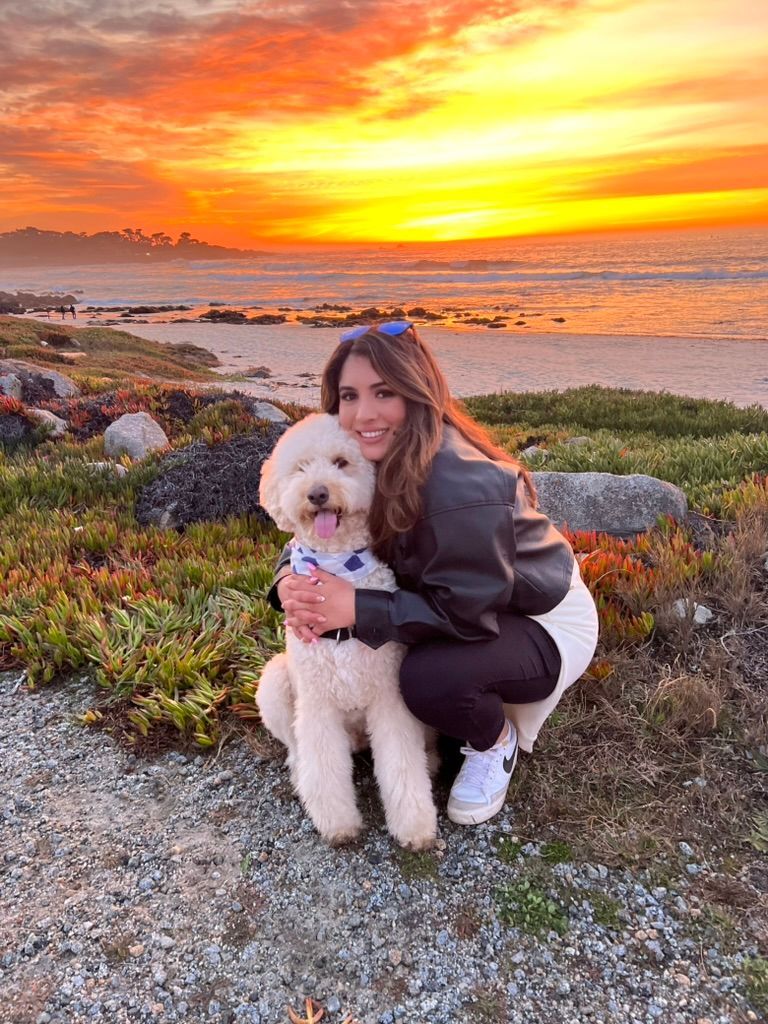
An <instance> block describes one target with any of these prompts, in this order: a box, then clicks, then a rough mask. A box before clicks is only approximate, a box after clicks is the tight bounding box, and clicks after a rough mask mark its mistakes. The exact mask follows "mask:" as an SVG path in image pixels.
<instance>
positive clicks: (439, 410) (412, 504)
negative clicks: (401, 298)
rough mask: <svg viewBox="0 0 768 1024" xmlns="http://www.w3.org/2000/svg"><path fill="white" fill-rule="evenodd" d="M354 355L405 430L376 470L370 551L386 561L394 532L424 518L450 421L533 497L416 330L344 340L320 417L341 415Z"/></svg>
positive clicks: (330, 370)
mask: <svg viewBox="0 0 768 1024" xmlns="http://www.w3.org/2000/svg"><path fill="white" fill-rule="evenodd" d="M351 355H356V356H363V357H364V358H366V359H367V360H368V361H369V362H370V363H371V365H372V366H373V368H374V369H375V370H376V372H377V373H378V374H379V376H380V378H381V380H382V382H383V383H384V384H386V385H387V387H389V388H391V389H392V390H393V391H394V392H396V393H397V394H399V395H402V397H403V398H404V399H405V404H406V417H405V422H404V423H403V425H402V427H400V428H399V429H398V431H397V433H396V434H395V435H394V437H393V439H392V444H391V445H390V447H389V449H388V450H387V452H386V454H385V455H384V457H383V458H382V460H381V462H380V463H379V465H378V470H377V473H376V494H375V496H374V500H373V505H372V507H371V513H370V527H371V538H372V546H373V549H374V551H375V552H376V553H377V554H378V555H379V556H380V557H383V556H385V553H386V550H387V545H388V543H389V542H390V541H391V539H392V538H393V537H394V536H395V535H396V534H398V533H403V532H405V531H406V530H409V529H410V528H411V527H412V526H413V525H414V523H415V522H416V520H417V519H418V518H419V516H420V514H421V495H420V490H421V487H422V485H423V483H424V482H425V480H426V479H427V477H428V475H429V471H430V467H431V465H432V460H433V459H434V457H435V455H436V454H437V452H438V449H439V448H440V444H441V443H442V439H443V424H444V423H449V424H450V425H451V426H453V427H455V428H456V430H458V431H459V433H460V434H461V435H462V436H463V437H464V438H465V439H466V440H467V441H469V442H470V444H472V445H474V447H475V448H477V449H478V450H479V451H481V452H482V453H483V455H487V456H488V458H490V459H494V460H496V461H498V462H508V463H511V464H512V465H514V466H515V467H516V468H517V470H518V472H519V473H520V474H521V476H523V478H524V479H525V484H526V487H527V488H528V491H529V494H530V496H531V500H532V501H534V502H535V500H536V491H535V489H534V486H533V481H532V480H531V476H530V474H529V473H528V471H527V470H526V469H525V468H524V467H523V466H521V465H520V463H519V462H518V461H517V459H514V458H512V456H511V455H509V454H508V453H507V452H505V451H504V450H503V449H501V448H498V447H497V446H496V445H495V444H494V443H493V442H492V441H491V439H490V437H489V436H488V434H487V433H486V431H485V430H484V429H483V428H482V427H481V426H480V424H479V423H477V422H476V421H475V420H473V419H472V417H471V416H469V415H468V413H467V412H465V411H464V409H463V408H462V406H461V405H460V404H459V403H458V402H457V401H456V400H455V399H454V398H452V397H451V394H450V392H449V390H448V384H447V382H446V380H445V376H444V375H443V371H442V370H441V369H440V367H439V366H438V364H437V361H436V360H435V357H434V355H433V354H432V352H431V350H430V349H429V347H428V346H427V345H426V343H425V342H424V341H422V339H421V338H420V337H419V335H418V334H417V332H416V329H415V328H414V327H411V328H409V329H408V330H407V331H405V332H403V333H402V334H399V335H389V334H382V333H380V332H379V331H377V330H376V327H375V325H374V326H371V328H370V330H368V331H366V333H365V334H363V335H362V336H361V337H359V338H357V339H355V340H354V341H349V342H343V343H341V344H340V345H338V346H337V348H336V349H335V351H334V352H333V353H332V354H331V357H330V359H329V360H328V362H327V363H326V366H325V369H324V371H323V381H322V388H321V396H320V404H321V406H322V409H323V411H324V412H329V413H333V414H338V412H339V380H340V379H341V373H342V369H343V367H344V364H345V363H346V361H347V359H349V357H350V356H351Z"/></svg>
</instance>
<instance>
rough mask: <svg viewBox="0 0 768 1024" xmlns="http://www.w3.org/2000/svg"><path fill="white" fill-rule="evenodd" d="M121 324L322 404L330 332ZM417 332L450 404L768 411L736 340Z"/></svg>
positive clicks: (748, 345)
mask: <svg viewBox="0 0 768 1024" xmlns="http://www.w3.org/2000/svg"><path fill="white" fill-rule="evenodd" d="M73 326H74V325H73ZM78 326H79V325H78ZM83 326H85V325H83ZM120 326H121V327H122V328H123V329H125V330H127V331H130V332H131V333H133V334H136V335H138V336H140V337H142V338H150V339H152V340H155V341H160V342H164V343H167V344H174V343H177V344H178V343H183V342H193V343H194V344H196V345H201V346H203V347H204V348H207V349H208V350H209V351H210V352H213V353H214V354H215V355H216V356H217V357H218V358H219V359H220V360H221V363H222V365H221V366H220V367H218V368H217V369H216V372H217V373H220V374H222V375H224V374H232V373H241V374H242V373H244V372H245V371H246V370H248V369H251V368H254V367H264V366H266V367H268V368H269V370H270V372H271V376H270V377H269V378H267V379H263V380H262V379H255V378H250V379H246V380H239V381H237V382H236V383H237V387H238V389H241V390H243V391H246V392H247V393H248V394H251V395H255V396H258V397H264V398H270V397H271V398H275V399H281V400H285V401H298V402H301V403H303V404H305V405H316V404H317V402H318V401H319V383H320V380H319V376H320V373H321V372H322V368H323V365H324V364H325V361H326V359H327V357H328V355H329V354H330V352H331V351H332V350H333V347H334V345H335V342H336V337H337V335H336V332H335V331H334V330H333V329H330V328H315V327H307V326H304V325H300V324H293V323H290V324H279V325H274V326H273V325H270V326H257V325H231V324H206V323H200V322H199V321H191V322H190V323H189V324H186V323H185V324H182V323H175V324H169V323H165V324H162V323H144V324H138V323H130V322H128V323H126V324H124V325H120ZM419 332H420V333H421V334H422V336H423V337H424V338H425V339H426V340H427V341H428V342H429V343H430V344H431V345H432V347H433V348H434V350H435V352H436V354H437V356H438V359H439V360H440V363H441V366H442V367H443V369H444V371H445V374H446V377H447V378H448V383H449V386H450V388H451V391H452V393H453V394H454V395H456V397H457V398H466V397H469V396H470V395H476V394H494V393H497V392H499V391H548V390H564V389H565V388H569V387H581V386H584V385H589V384H599V385H603V386H606V387H620V388H629V389H631V390H643V391H669V392H671V393H673V394H678V395H687V396H690V397H692V398H708V399H715V400H717V399H721V400H725V401H730V402H733V403H734V404H735V405H739V406H748V405H753V404H758V405H762V406H763V407H765V408H768V360H766V356H765V353H764V352H763V351H762V349H761V346H760V344H759V343H756V342H754V341H751V340H747V339H743V338H739V339H729V340H715V339H711V338H699V337H675V338H674V339H670V337H665V336H661V335H658V336H657V335H631V336H630V335H597V334H568V333H533V332H530V331H529V332H527V333H526V334H524V335H523V334H520V333H514V334H513V333H512V332H509V331H501V330H497V331H487V330H484V329H483V328H476V329H472V330H468V329H463V330H457V329H455V328H453V327H450V328H449V327H443V326H433V325H431V324H427V325H419ZM628 339H630V343H629V344H628V343H627V342H628ZM734 345H738V349H737V350H734V348H733V346H734ZM222 383H224V382H222Z"/></svg>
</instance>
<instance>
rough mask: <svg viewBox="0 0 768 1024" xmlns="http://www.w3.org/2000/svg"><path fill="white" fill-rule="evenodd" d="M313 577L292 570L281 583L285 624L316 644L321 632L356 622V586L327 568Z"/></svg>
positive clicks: (315, 570) (278, 589)
mask: <svg viewBox="0 0 768 1024" xmlns="http://www.w3.org/2000/svg"><path fill="white" fill-rule="evenodd" d="M311 573H312V574H311V576H303V575H299V574H297V573H291V574H290V575H287V576H284V577H283V578H282V579H281V580H280V581H279V582H278V584H277V593H278V596H279V598H280V603H281V604H282V606H283V609H284V611H285V625H286V626H287V627H288V628H289V629H292V630H293V634H294V636H295V637H297V638H298V639H299V640H303V641H304V643H316V642H317V638H318V636H319V635H320V634H321V633H327V632H328V631H329V630H333V629H344V628H345V627H347V626H354V624H355V588H354V586H353V585H352V584H351V583H350V582H349V580H343V579H340V578H339V577H338V576H333V575H332V574H331V573H329V572H325V571H324V570H323V569H315V568H312V569H311Z"/></svg>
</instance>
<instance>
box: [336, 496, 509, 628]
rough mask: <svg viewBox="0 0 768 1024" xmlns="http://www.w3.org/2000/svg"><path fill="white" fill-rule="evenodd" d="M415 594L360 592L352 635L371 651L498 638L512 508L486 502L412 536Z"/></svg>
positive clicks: (505, 602)
mask: <svg viewBox="0 0 768 1024" xmlns="http://www.w3.org/2000/svg"><path fill="white" fill-rule="evenodd" d="M412 537H413V545H414V552H413V558H414V564H417V565H418V566H419V572H420V586H419V590H418V592H416V591H412V590H403V589H400V590H395V591H394V592H392V593H389V592H387V591H383V590H362V589H361V590H357V591H356V592H355V630H356V633H357V637H358V639H359V640H361V641H362V642H363V643H364V644H366V645H367V646H368V647H373V648H376V647H380V646H381V645H382V644H384V643H386V642H387V641H388V640H397V641H398V642H400V643H405V644H414V643H423V642H425V641H428V640H436V639H440V638H443V639H453V640H461V641H464V642H472V641H478V640H489V639H493V637H496V636H498V634H499V627H498V612H499V611H502V610H504V609H505V608H507V607H508V606H509V603H510V600H511V597H512V588H513V579H514V568H513V567H514V563H515V528H514V510H513V508H512V507H511V506H510V505H509V504H507V503H505V502H498V503H494V504H487V503H483V504H482V505H475V506H471V505H468V506H465V507H463V508H458V509H450V510H447V511H445V512H439V513H437V514H434V515H432V516H429V517H427V518H426V519H423V520H421V521H420V522H419V523H418V524H417V525H416V527H415V528H414V530H413V534H412Z"/></svg>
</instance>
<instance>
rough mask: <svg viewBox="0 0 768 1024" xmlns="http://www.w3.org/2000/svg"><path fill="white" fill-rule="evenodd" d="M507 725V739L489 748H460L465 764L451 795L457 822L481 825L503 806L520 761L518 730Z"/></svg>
mask: <svg viewBox="0 0 768 1024" xmlns="http://www.w3.org/2000/svg"><path fill="white" fill-rule="evenodd" d="M508 724H509V735H508V736H507V738H506V739H505V740H503V741H502V742H501V743H498V744H497V745H496V746H495V747H491V748H490V750H475V748H474V747H470V746H466V747H462V748H461V752H462V754H464V755H465V757H464V764H463V765H462V766H461V771H460V772H459V774H458V775H457V776H456V781H455V782H454V784H453V786H452V787H451V795H450V796H449V797H448V817H449V818H450V819H451V821H455V822H456V824H457V825H479V824H480V823H481V822H483V821H488V819H489V818H492V817H493V816H494V814H497V813H498V812H499V811H500V810H501V808H502V807H503V805H504V800H505V798H506V796H507V789H508V787H509V780H510V779H511V778H512V772H513V771H514V770H515V764H516V763H517V730H516V729H515V727H514V725H513V724H512V723H511V722H509V723H508Z"/></svg>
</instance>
